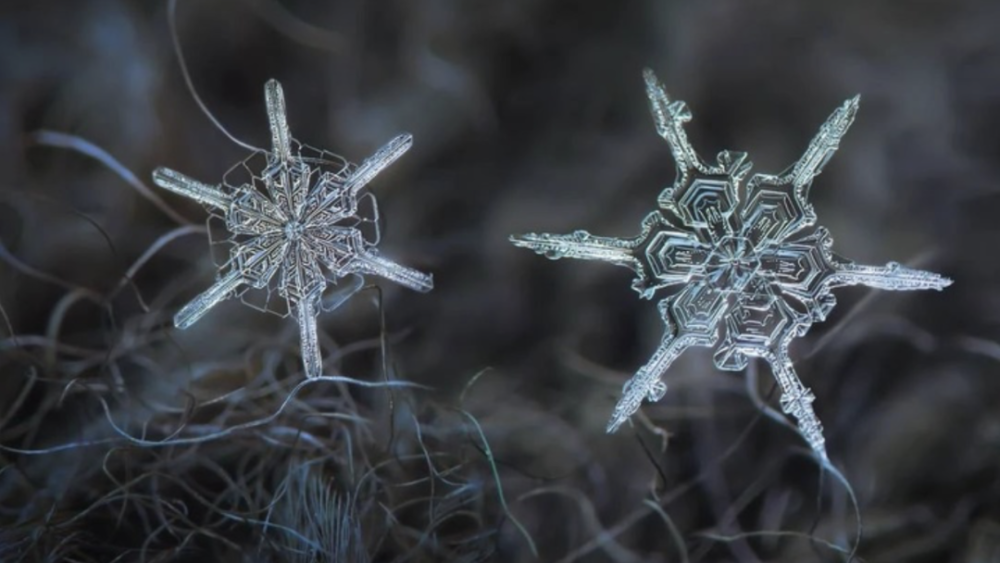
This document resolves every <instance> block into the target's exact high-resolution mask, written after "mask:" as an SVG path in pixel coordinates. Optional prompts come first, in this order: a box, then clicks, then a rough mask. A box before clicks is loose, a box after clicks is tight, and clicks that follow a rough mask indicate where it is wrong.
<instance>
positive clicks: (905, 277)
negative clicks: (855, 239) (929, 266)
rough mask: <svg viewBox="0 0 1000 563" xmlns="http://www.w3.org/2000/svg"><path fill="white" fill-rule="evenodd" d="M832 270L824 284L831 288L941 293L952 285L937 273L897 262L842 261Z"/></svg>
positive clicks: (947, 279)
mask: <svg viewBox="0 0 1000 563" xmlns="http://www.w3.org/2000/svg"><path fill="white" fill-rule="evenodd" d="M835 268H836V269H835V270H834V272H833V274H832V275H831V276H830V279H829V281H828V282H827V283H828V285H829V286H830V287H842V286H848V285H864V286H868V287H874V288H877V289H888V290H890V291H915V290H922V289H936V290H938V291H941V290H942V289H944V288H946V287H948V286H949V285H951V283H952V280H951V279H949V278H946V277H944V276H942V275H940V274H936V273H934V272H928V271H925V270H916V269H913V268H907V267H906V266H903V265H902V264H900V263H898V262H889V263H888V264H886V265H885V266H862V265H858V264H855V263H854V262H849V261H843V262H837V263H836V267H835Z"/></svg>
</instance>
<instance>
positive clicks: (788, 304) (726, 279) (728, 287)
mask: <svg viewBox="0 0 1000 563" xmlns="http://www.w3.org/2000/svg"><path fill="white" fill-rule="evenodd" d="M645 80H646V91H647V94H648V96H649V100H650V105H651V109H652V113H653V117H654V119H655V120H656V126H657V132H658V133H659V134H660V136H662V137H663V138H664V139H665V140H666V141H667V143H668V144H669V145H670V149H671V152H672V153H673V156H674V160H675V161H676V164H677V178H676V180H675V182H674V184H673V185H672V186H670V187H668V188H666V189H665V190H663V192H662V193H661V194H660V196H659V198H658V204H659V207H660V210H658V211H654V212H652V213H650V214H649V215H647V216H646V218H645V219H644V220H643V222H642V232H641V234H640V235H639V236H637V237H635V238H631V239H618V238H608V237H598V236H594V235H591V234H590V233H587V232H585V231H576V232H575V233H573V234H571V235H552V234H526V235H520V236H512V237H511V241H512V242H513V243H514V244H515V245H517V246H520V247H524V248H528V249H531V250H534V251H535V252H537V253H539V254H542V255H544V256H546V257H548V258H551V259H553V260H555V259H559V258H578V259H587V260H601V261H605V262H611V263H613V264H617V265H619V266H625V267H628V268H631V269H632V270H633V271H635V273H636V275H637V277H636V279H635V281H634V282H633V285H632V287H633V288H634V289H635V290H636V291H637V292H638V293H639V294H640V295H641V296H642V297H643V298H644V299H652V298H653V297H654V295H655V294H656V293H657V292H658V291H659V290H661V289H665V288H668V287H672V286H680V287H679V289H677V290H676V291H675V292H674V293H672V294H671V295H669V296H667V297H666V298H664V299H662V300H661V301H660V303H659V310H660V314H661V316H662V318H663V321H664V323H665V325H666V330H665V331H664V335H663V339H662V341H661V343H660V345H659V347H658V348H657V350H656V351H655V352H654V353H653V357H652V358H651V359H650V361H649V362H648V363H647V364H646V365H645V366H643V367H642V368H641V369H640V370H639V371H638V372H637V373H636V374H635V375H634V376H633V377H632V378H631V379H630V380H629V381H628V382H627V383H626V384H625V386H624V389H623V395H622V398H621V399H620V400H619V402H618V404H617V406H616V407H615V410H614V414H613V415H612V417H611V421H610V423H609V424H608V432H614V431H616V430H617V429H618V428H619V427H620V426H621V425H622V424H623V423H624V422H625V421H627V420H628V419H629V418H630V417H631V416H632V415H633V414H634V413H635V412H636V411H637V410H639V407H640V405H641V404H642V401H643V400H644V399H648V400H650V401H658V400H660V399H661V398H662V397H663V395H664V394H665V393H666V391H667V386H666V384H665V383H664V382H663V380H662V376H663V374H664V373H665V372H666V371H667V369H668V368H669V367H670V365H671V364H672V363H673V362H674V360H675V359H677V357H678V356H680V354H681V353H683V352H684V351H685V350H687V349H688V348H690V347H692V346H705V347H715V356H714V357H715V365H716V367H718V368H719V369H724V370H740V369H743V368H745V367H746V366H747V364H748V361H749V357H760V358H763V359H764V360H765V361H767V362H768V363H769V364H770V365H771V369H772V371H773V373H774V377H775V379H777V381H778V384H779V385H780V386H781V392H782V394H781V407H782V410H783V411H784V412H785V413H786V414H791V415H792V416H794V417H795V418H796V419H797V420H798V423H799V429H800V431H801V432H802V434H803V436H804V437H805V439H806V441H807V442H809V445H810V446H811V447H812V449H813V450H814V451H815V452H816V453H817V454H818V455H820V456H821V457H823V458H824V459H825V458H826V447H825V440H824V438H823V427H822V425H821V424H820V422H819V420H818V419H817V417H816V414H815V412H814V411H813V408H812V402H813V400H814V397H813V395H812V392H811V391H810V390H809V389H808V388H807V387H806V386H805V385H803V384H802V382H801V381H800V380H799V378H798V376H797V375H796V373H795V370H794V368H793V366H792V361H791V359H790V357H789V354H788V347H789V345H790V344H791V341H792V340H793V339H794V338H795V337H798V336H803V335H805V334H806V332H808V330H809V328H810V327H811V326H812V324H813V323H814V322H819V321H823V320H824V319H826V316H827V315H828V314H829V312H830V310H831V309H832V308H833V307H834V305H835V304H836V299H835V298H834V296H833V293H832V292H831V290H832V289H833V288H835V287H840V286H846V285H858V284H861V285H867V286H870V287H877V288H881V289H890V290H915V289H937V290H940V289H943V288H944V287H947V286H948V285H950V284H951V280H950V279H947V278H944V277H942V276H940V275H938V274H935V273H931V272H925V271H921V270H914V269H911V268H907V267H904V266H901V265H900V264H898V263H895V262H890V263H889V264H887V265H886V266H884V267H878V266H861V265H857V264H855V263H854V262H851V261H850V260H847V259H844V258H841V257H839V256H837V255H836V254H834V253H833V252H832V250H831V249H832V246H833V239H832V238H831V236H830V233H829V231H827V230H826V229H825V228H823V227H817V228H815V229H810V227H812V226H813V225H815V223H816V213H815V211H814V210H813V207H812V205H811V204H810V203H809V201H808V197H809V188H810V186H811V185H812V181H813V179H814V178H815V177H816V176H817V175H819V173H820V172H821V171H822V169H823V166H824V165H825V164H826V163H827V161H828V160H829V159H830V157H831V156H833V154H834V152H836V150H837V147H838V146H839V144H840V140H841V138H842V137H843V136H844V134H845V133H846V132H847V129H848V128H849V127H850V125H851V123H852V122H853V121H854V116H855V114H856V113H857V109H858V100H859V99H858V97H855V98H853V99H851V100H848V101H847V102H845V103H844V104H843V105H842V106H841V107H839V108H838V109H837V110H836V111H834V112H833V114H832V115H831V116H830V117H829V119H827V121H826V122H825V123H824V124H823V126H822V127H821V128H820V131H819V133H818V134H817V135H816V136H815V137H814V138H813V140H812V142H811V143H810V144H809V147H808V148H807V149H806V152H805V153H804V154H803V155H802V157H801V158H799V160H798V161H797V162H796V163H795V164H794V165H793V166H792V167H790V168H789V169H788V171H786V172H785V173H782V174H779V175H768V174H755V175H754V176H752V177H751V178H750V180H749V181H748V182H747V186H746V189H745V193H744V195H743V197H742V198H741V196H740V182H741V181H742V180H743V179H744V178H745V177H746V175H747V174H748V173H749V172H750V168H751V166H752V164H751V162H750V161H749V160H747V154H746V153H743V152H733V151H723V152H720V153H719V154H718V156H717V158H716V164H714V165H709V164H707V163H705V162H704V161H702V160H701V158H700V157H699V156H698V155H697V153H696V152H695V150H694V148H693V147H692V146H691V144H690V143H689V142H688V139H687V135H686V134H685V132H684V128H683V125H684V123H686V122H688V121H690V120H691V112H690V111H689V110H688V108H687V105H686V104H685V103H684V102H682V101H673V102H672V101H670V99H669V98H668V97H667V94H666V91H665V90H664V88H663V86H662V85H660V83H659V82H658V81H657V79H656V77H655V75H654V74H653V73H652V71H650V70H646V71H645ZM672 220H674V221H679V222H680V224H681V225H682V227H678V226H676V225H675V224H674V223H673V222H671V221H672Z"/></svg>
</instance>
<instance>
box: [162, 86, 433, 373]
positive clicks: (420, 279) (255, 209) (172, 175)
mask: <svg viewBox="0 0 1000 563" xmlns="http://www.w3.org/2000/svg"><path fill="white" fill-rule="evenodd" d="M264 94H265V98H266V102H267V115H268V120H269V122H270V129H271V143H272V150H271V151H260V152H258V153H255V154H253V155H251V156H250V157H249V158H247V159H246V160H244V161H243V162H241V163H239V164H237V165H236V166H235V167H233V168H232V169H231V170H230V171H229V172H228V173H227V174H226V178H225V181H224V182H223V183H222V184H219V185H214V186H213V185H209V184H204V183H202V182H199V181H197V180H194V179H192V178H189V177H187V176H185V175H183V174H181V173H179V172H176V171H174V170H170V169H167V168H157V169H156V170H155V171H154V172H153V181H154V182H155V183H156V184H157V185H158V186H160V187H161V188H164V189H167V190H170V191H172V192H174V193H176V194H179V195H182V196H185V197H189V198H191V199H193V200H195V201H198V202H199V203H201V204H203V205H205V207H206V208H208V209H209V211H210V212H211V213H212V214H213V216H214V217H215V218H217V219H221V220H222V221H224V224H225V228H226V230H227V231H228V232H229V233H231V234H232V235H231V236H230V237H229V238H228V239H227V241H226V242H228V243H229V244H231V249H230V252H229V258H228V260H226V262H225V263H223V264H221V265H220V267H219V270H220V277H219V279H218V280H217V281H216V282H215V284H214V285H212V287H210V288H209V289H208V290H206V291H205V292H204V293H202V294H201V295H198V296H197V297H195V298H194V299H193V300H191V302H189V303H188V304H187V305H185V306H184V307H183V308H182V309H181V310H180V311H179V312H178V313H177V315H176V316H175V317H174V325H175V326H177V327H178V328H181V329H184V328H187V327H189V326H191V325H192V324H194V323H195V322H197V321H198V319H200V318H201V317H202V316H204V315H205V314H206V313H207V312H208V311H209V310H210V309H211V308H212V307H214V306H215V305H217V304H218V303H220V302H222V301H223V300H225V299H228V298H230V297H232V296H234V295H238V296H240V297H241V298H242V299H244V302H245V303H247V304H248V305H252V306H256V307H257V308H260V309H262V310H265V311H268V312H275V313H277V314H280V315H288V314H290V313H293V312H294V314H295V316H296V318H297V321H298V324H299V332H300V335H301V339H302V342H301V347H302V360H303V364H304V367H305V373H306V376H307V377H310V378H314V377H319V376H320V375H322V372H323V365H322V356H321V355H320V349H319V339H318V338H317V334H316V316H317V315H318V314H319V311H320V309H321V308H322V309H326V310H331V309H333V308H335V306H336V305H339V304H340V303H343V302H344V301H345V300H346V299H347V298H349V297H350V295H352V294H353V293H355V292H357V291H358V290H359V289H361V286H362V284H363V277H362V276H364V275H368V274H371V275H375V276H379V277H382V278H386V279H388V280H391V281H394V282H396V283H399V284H401V285H404V286H406V287H408V288H410V289H413V290H416V291H422V292H426V291H430V290H431V289H432V288H433V286H434V282H433V279H432V277H431V276H430V275H429V274H424V273H422V272H419V271H417V270H414V269H411V268H407V267H405V266H401V265H399V264H396V263H395V262H392V261H390V260H388V259H386V258H385V257H383V256H382V255H380V254H379V252H378V249H377V248H376V246H377V244H378V242H379V235H378V206H377V202H376V200H375V197H374V196H373V195H371V194H370V193H366V194H363V195H362V194H361V191H362V190H363V189H364V188H365V186H367V184H368V183H369V182H370V181H371V180H372V179H373V178H374V177H375V176H376V175H377V174H378V173H379V172H381V171H382V170H383V169H385V168H386V167H387V166H389V165H390V164H392V163H393V162H395V161H396V159H398V158H399V157H400V156H402V155H403V154H404V153H405V152H406V151H407V150H409V148H410V147H411V146H412V144H413V139H412V137H411V136H410V135H408V134H403V135H400V136H398V137H396V138H394V139H393V140H391V141H389V143H388V144H386V145H385V146H384V147H382V148H381V149H379V150H378V151H377V152H376V153H375V154H374V155H372V156H371V157H369V158H368V159H366V160H365V161H364V162H362V163H361V164H360V165H359V166H356V167H355V166H352V165H350V164H349V163H347V162H346V161H344V160H343V159H341V158H340V157H337V156H335V155H332V154H330V153H327V152H323V151H317V150H316V149H312V148H310V147H307V146H304V145H301V144H299V143H298V142H297V141H295V140H294V139H293V138H292V137H291V134H290V133H289V130H288V123H287V119H286V114H285V97H284V93H283V92H282V89H281V85H280V84H278V82H277V81H275V80H269V81H268V82H267V84H266V85H265V87H264ZM363 201H364V202H365V204H366V205H362V202H363ZM363 207H364V208H365V211H362V208H363ZM365 226H370V227H371V229H370V230H371V231H372V232H373V233H372V234H371V235H370V236H366V232H365V230H364V229H363V227H365ZM324 268H325V270H326V272H327V273H326V274H325V273H324ZM279 271H280V275H278V273H279ZM347 276H352V277H353V278H354V280H355V283H352V284H351V285H349V286H347V287H346V288H345V291H344V292H342V293H341V294H340V295H338V299H337V300H336V303H335V304H334V305H333V306H327V307H321V303H320V301H321V299H322V296H323V292H324V291H325V289H326V287H327V284H328V283H332V284H336V283H337V282H338V280H341V279H342V278H345V277H347ZM251 290H259V291H260V292H261V293H262V295H263V299H262V301H261V302H260V303H253V302H252V301H251V300H250V299H248V297H249V296H250V293H249V292H251ZM274 291H277V293H278V295H279V296H280V297H281V299H280V300H279V303H280V304H282V305H284V307H283V308H279V307H277V306H275V303H274V302H273V301H272V299H271V297H272V294H273V293H274Z"/></svg>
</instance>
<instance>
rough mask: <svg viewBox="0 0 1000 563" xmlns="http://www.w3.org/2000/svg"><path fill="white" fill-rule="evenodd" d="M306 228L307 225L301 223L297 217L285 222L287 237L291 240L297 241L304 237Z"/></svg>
mask: <svg viewBox="0 0 1000 563" xmlns="http://www.w3.org/2000/svg"><path fill="white" fill-rule="evenodd" d="M305 230H306V226H305V225H304V224H302V223H299V222H298V221H296V220H295V219H292V220H291V221H289V222H287V223H285V238H287V239H288V240H290V241H297V240H299V239H300V238H302V233H304V232H305Z"/></svg>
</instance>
